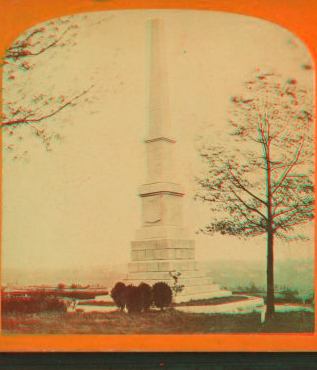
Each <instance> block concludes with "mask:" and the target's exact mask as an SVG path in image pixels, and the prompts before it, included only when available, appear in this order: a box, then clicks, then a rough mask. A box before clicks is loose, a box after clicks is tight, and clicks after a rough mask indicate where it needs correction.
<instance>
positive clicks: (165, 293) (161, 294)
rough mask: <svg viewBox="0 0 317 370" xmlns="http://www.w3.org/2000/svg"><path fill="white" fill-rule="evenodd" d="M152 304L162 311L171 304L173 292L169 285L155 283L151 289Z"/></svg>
mask: <svg viewBox="0 0 317 370" xmlns="http://www.w3.org/2000/svg"><path fill="white" fill-rule="evenodd" d="M152 293H153V302H154V304H155V306H156V307H158V308H160V309H161V310H163V308H164V307H168V306H170V304H171V303H172V298H173V292H172V289H171V288H170V286H169V285H167V284H166V283H164V282H158V283H155V284H154V285H153V287H152Z"/></svg>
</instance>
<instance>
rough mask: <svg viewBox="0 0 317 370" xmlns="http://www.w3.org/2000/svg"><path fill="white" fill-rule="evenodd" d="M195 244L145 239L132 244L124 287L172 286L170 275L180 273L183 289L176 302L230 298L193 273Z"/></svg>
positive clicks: (217, 286)
mask: <svg viewBox="0 0 317 370" xmlns="http://www.w3.org/2000/svg"><path fill="white" fill-rule="evenodd" d="M194 258H195V251H194V241H193V240H189V239H178V238H175V239H171V238H164V239H147V240H137V241H133V242H131V261H132V262H131V263H129V265H128V271H129V272H128V277H127V279H126V281H125V282H126V284H133V285H139V284H140V283H142V282H143V283H147V284H149V285H151V286H153V285H154V284H155V283H156V282H158V281H163V282H165V283H167V284H168V285H169V286H171V287H172V286H173V285H174V279H173V277H172V276H171V274H170V273H171V272H176V271H177V272H179V273H180V276H179V277H178V282H177V284H178V285H183V286H184V288H183V290H182V292H181V293H179V294H178V295H177V297H175V299H174V300H175V301H176V302H187V301H190V300H194V299H207V298H214V297H224V296H229V295H231V294H232V293H231V292H230V291H223V290H220V289H219V285H218V284H214V283H213V281H212V279H211V278H210V277H209V276H206V273H205V272H203V271H198V270H197V269H196V261H195V259H194Z"/></svg>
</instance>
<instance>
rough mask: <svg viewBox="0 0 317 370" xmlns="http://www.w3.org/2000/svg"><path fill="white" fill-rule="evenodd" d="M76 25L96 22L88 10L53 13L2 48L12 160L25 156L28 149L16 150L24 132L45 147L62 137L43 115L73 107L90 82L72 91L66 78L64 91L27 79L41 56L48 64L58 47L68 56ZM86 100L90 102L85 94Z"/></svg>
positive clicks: (7, 137) (4, 114)
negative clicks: (88, 13)
mask: <svg viewBox="0 0 317 370" xmlns="http://www.w3.org/2000/svg"><path fill="white" fill-rule="evenodd" d="M99 23H100V22H98V24H99ZM79 24H80V25H86V26H94V25H95V24H92V23H91V21H90V20H89V17H88V16H87V15H76V16H66V17H62V18H56V19H53V20H51V21H49V22H46V23H43V24H40V25H38V26H36V27H34V28H32V29H30V30H27V31H26V32H24V33H23V34H22V35H20V37H19V38H18V39H17V40H16V41H15V42H14V43H13V44H12V45H11V46H10V47H9V48H7V50H6V52H5V55H4V57H3V63H2V64H3V87H4V94H3V96H4V98H3V109H2V132H3V141H4V148H5V149H6V150H7V151H8V152H10V153H12V154H13V156H14V159H17V158H21V157H23V156H25V155H27V153H28V151H27V150H25V151H24V152H23V153H19V152H18V147H19V146H20V144H21V141H22V140H24V139H25V137H26V136H28V135H31V136H33V137H35V138H37V139H38V140H39V141H40V142H41V143H42V144H43V145H44V148H45V149H46V150H47V151H51V150H52V145H53V143H54V142H55V143H58V142H60V141H61V140H62V139H63V137H62V135H61V133H60V127H59V126H58V125H57V126H55V127H54V125H52V124H50V126H49V127H48V125H47V124H46V123H47V120H48V119H49V118H52V117H54V116H56V115H57V114H58V113H60V112H61V111H63V110H65V109H68V108H70V107H73V106H75V105H76V104H77V103H78V102H79V101H81V100H83V97H84V96H85V95H86V94H88V92H89V91H90V90H91V88H92V87H93V84H90V85H87V86H86V87H85V88H82V87H80V88H79V89H78V90H77V91H76V87H73V86H72V85H73V83H72V82H71V81H70V82H69V85H68V90H67V91H64V92H62V91H61V89H60V88H59V87H58V86H56V83H55V82H54V80H53V79H52V81H51V83H50V82H48V80H46V81H41V80H39V79H38V80H37V83H36V88H34V86H33V88H32V85H34V84H32V83H31V81H32V79H34V76H35V75H36V71H37V68H38V67H39V66H40V65H41V64H43V63H44V62H43V60H44V59H45V65H47V63H48V62H49V64H51V61H52V59H54V58H55V57H56V56H57V55H60V53H61V52H63V53H64V54H65V56H67V52H68V51H70V50H71V49H72V48H73V47H75V46H76V40H77V37H78V35H79V34H80V26H79ZM43 58H44V59H43ZM36 76H37V75H36ZM37 78H38V77H37ZM46 78H49V77H47V76H46ZM85 100H86V101H88V99H87V97H85Z"/></svg>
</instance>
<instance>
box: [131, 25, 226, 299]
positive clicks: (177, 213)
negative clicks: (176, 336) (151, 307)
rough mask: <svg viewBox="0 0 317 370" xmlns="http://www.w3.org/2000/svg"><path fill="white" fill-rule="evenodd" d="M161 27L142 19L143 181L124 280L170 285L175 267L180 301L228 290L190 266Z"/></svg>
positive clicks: (192, 258)
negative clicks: (144, 75) (137, 224)
mask: <svg viewBox="0 0 317 370" xmlns="http://www.w3.org/2000/svg"><path fill="white" fill-rule="evenodd" d="M162 27H163V24H162V21H161V20H159V19H151V20H150V21H148V30H147V31H148V33H149V35H148V36H149V39H148V41H149V43H148V46H147V47H148V54H149V55H148V67H149V68H148V71H149V76H148V78H149V84H148V85H149V91H148V117H147V119H148V122H147V124H148V132H147V137H146V138H145V140H144V143H145V151H146V184H144V185H141V187H140V188H139V196H140V198H141V206H142V224H141V227H140V228H139V229H138V230H137V231H136V235H135V241H132V243H131V263H129V272H128V278H127V280H128V281H129V282H131V283H133V284H135V285H138V284H139V283H141V282H146V283H148V284H150V285H153V284H154V283H155V282H157V281H165V282H167V283H168V284H170V285H172V284H173V278H172V276H171V273H172V274H173V273H175V272H180V273H181V274H180V276H179V281H178V284H180V285H184V289H183V291H182V292H181V294H179V296H178V300H180V301H187V300H190V299H199V298H209V297H215V296H222V295H228V292H223V291H220V290H219V287H218V285H217V284H212V281H211V279H210V278H209V277H206V275H205V274H204V273H203V272H199V271H198V270H197V269H196V261H195V249H194V240H191V239H189V237H188V233H187V230H186V229H185V228H183V226H182V201H183V196H184V193H183V191H182V187H181V186H180V185H179V184H177V183H175V182H174V181H175V180H174V170H173V149H174V146H175V140H174V139H173V138H172V137H171V136H170V132H171V125H170V121H169V114H168V96H167V92H168V88H167V86H166V82H167V74H166V70H165V63H164V62H163V59H164V58H163V56H164V48H163V47H162V42H163V40H164V39H163V28H162ZM229 294H230V293H229Z"/></svg>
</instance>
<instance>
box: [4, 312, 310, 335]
mask: <svg viewBox="0 0 317 370" xmlns="http://www.w3.org/2000/svg"><path fill="white" fill-rule="evenodd" d="M313 332H314V314H313V313H311V312H288V313H276V314H275V320H274V321H272V322H271V323H269V324H261V321H260V314H259V313H250V314H239V315H232V314H194V313H184V312H179V311H176V310H173V309H169V310H166V311H163V312H161V311H151V312H147V313H143V314H130V315H129V314H127V313H124V312H120V311H116V312H112V313H85V314H83V313H71V314H70V313H68V314H67V313H40V314H13V313H12V314H3V315H2V335H10V334H215V333H313Z"/></svg>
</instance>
